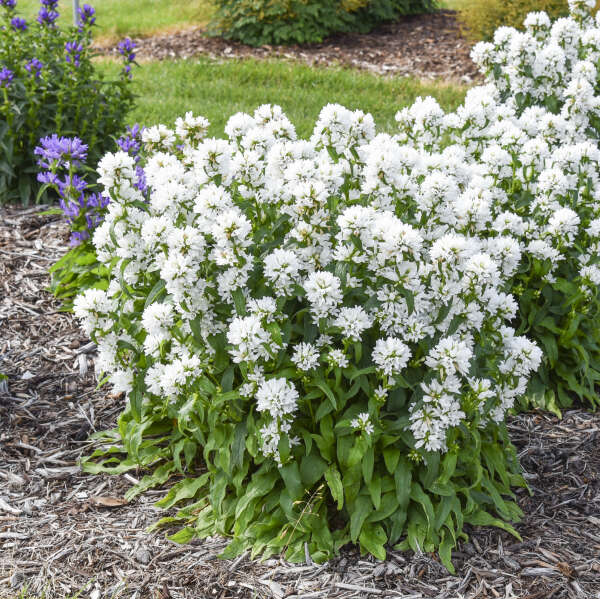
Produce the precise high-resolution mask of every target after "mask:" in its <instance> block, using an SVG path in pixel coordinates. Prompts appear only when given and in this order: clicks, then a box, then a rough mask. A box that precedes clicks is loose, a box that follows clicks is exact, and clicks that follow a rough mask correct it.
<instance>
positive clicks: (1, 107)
mask: <svg viewBox="0 0 600 599" xmlns="http://www.w3.org/2000/svg"><path fill="white" fill-rule="evenodd" d="M56 7H57V0H41V8H40V11H39V14H38V17H37V22H35V23H28V22H26V21H25V19H23V18H21V17H19V16H17V13H16V1H15V0H0V23H1V25H0V115H1V116H2V118H1V119H0V203H5V202H21V203H23V204H27V203H29V202H30V201H31V200H32V199H33V198H35V197H36V196H37V194H38V190H39V183H38V181H37V179H36V173H37V168H36V164H35V156H34V148H35V147H36V146H37V145H38V142H39V139H40V138H42V137H45V136H48V135H51V134H56V135H59V136H62V135H66V136H72V135H78V136H79V137H80V138H81V139H83V141H84V142H85V144H86V145H87V146H88V156H89V159H90V160H91V161H93V162H97V161H98V160H99V159H100V157H101V156H102V155H103V154H104V153H105V152H107V151H108V150H109V149H111V144H112V140H111V136H113V135H115V134H117V133H119V132H120V131H121V130H122V129H123V125H124V118H125V116H126V114H127V111H128V110H129V109H130V107H131V106H132V103H133V98H134V97H133V94H132V91H131V88H130V85H129V83H130V78H131V62H132V61H133V60H134V57H135V55H134V54H133V52H132V51H131V50H132V49H133V48H132V45H131V42H129V41H125V42H122V44H121V45H120V50H121V54H122V55H123V60H124V67H123V70H122V71H121V74H120V76H119V78H118V79H117V80H115V81H104V80H102V78H101V77H100V76H99V74H98V73H97V71H96V68H95V66H94V64H93V62H92V60H91V59H92V56H93V53H92V50H91V29H92V27H93V25H94V23H95V16H94V9H93V8H92V7H91V6H89V5H84V6H83V7H82V8H81V9H80V14H79V23H80V25H79V27H67V28H64V29H61V28H59V27H58V26H57V24H56V22H57V19H58V17H59V14H58V12H57V10H56ZM48 197H50V196H48Z"/></svg>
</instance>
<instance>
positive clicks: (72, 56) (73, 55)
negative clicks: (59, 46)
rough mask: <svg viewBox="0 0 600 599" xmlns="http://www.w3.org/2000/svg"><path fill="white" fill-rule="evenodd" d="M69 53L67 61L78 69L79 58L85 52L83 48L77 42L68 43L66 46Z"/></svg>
mask: <svg viewBox="0 0 600 599" xmlns="http://www.w3.org/2000/svg"><path fill="white" fill-rule="evenodd" d="M65 50H66V52H67V56H66V61H67V62H71V63H73V64H74V65H75V66H76V67H78V66H79V58H80V57H81V53H82V52H83V46H82V45H81V44H78V43H77V42H67V43H66V44H65Z"/></svg>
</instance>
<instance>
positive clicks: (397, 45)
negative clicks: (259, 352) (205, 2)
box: [104, 10, 480, 83]
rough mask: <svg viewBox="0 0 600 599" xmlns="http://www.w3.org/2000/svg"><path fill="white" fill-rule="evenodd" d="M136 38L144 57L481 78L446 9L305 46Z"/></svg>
mask: <svg viewBox="0 0 600 599" xmlns="http://www.w3.org/2000/svg"><path fill="white" fill-rule="evenodd" d="M135 42H136V44H137V45H138V47H137V49H136V53H137V55H138V56H139V57H140V58H142V59H160V60H162V59H166V58H189V57H192V56H195V55H201V54H203V55H208V56H210V57H213V58H220V59H225V58H250V57H251V58H287V59H292V60H299V61H302V62H305V63H307V64H310V65H314V66H330V65H343V66H347V67H354V68H360V69H367V70H369V71H373V72H375V73H380V74H395V75H414V76H417V77H422V78H429V79H435V78H444V79H449V80H453V81H460V82H463V83H470V82H472V81H474V80H478V79H480V75H479V73H478V71H477V67H476V66H475V64H474V63H473V61H472V60H471V58H470V56H469V53H470V51H471V47H472V44H471V43H470V42H468V41H467V40H466V39H464V38H463V37H462V35H461V33H460V30H459V27H458V24H457V22H456V13H454V12H453V11H448V10H443V11H439V12H437V13H434V14H429V15H417V16H410V17H405V18H403V19H401V20H400V21H398V22H397V23H390V24H386V25H383V26H381V27H378V28H377V29H375V30H374V31H372V32H371V33H368V34H340V35H334V36H332V37H330V38H328V39H327V40H325V41H324V42H323V43H321V44H311V45H303V46H299V45H292V46H262V47H260V48H253V47H251V46H246V45H244V44H241V43H238V42H233V41H228V40H225V39H222V38H218V37H208V36H207V35H206V34H205V31H204V30H203V29H201V28H196V29H190V30H187V31H180V32H177V33H171V34H167V35H156V36H152V37H146V38H138V39H135ZM104 51H107V49H106V48H105V49H104ZM109 51H110V50H109ZM112 52H116V49H114V48H113V49H112Z"/></svg>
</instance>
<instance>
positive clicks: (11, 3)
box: [0, 0, 17, 10]
mask: <svg viewBox="0 0 600 599" xmlns="http://www.w3.org/2000/svg"><path fill="white" fill-rule="evenodd" d="M16 5H17V0H0V6H3V7H4V8H8V10H12V9H13V8H14V7H15V6H16Z"/></svg>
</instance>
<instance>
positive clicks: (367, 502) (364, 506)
mask: <svg viewBox="0 0 600 599" xmlns="http://www.w3.org/2000/svg"><path fill="white" fill-rule="evenodd" d="M372 511H373V505H372V503H371V499H370V498H369V497H366V496H365V495H359V496H358V497H357V498H356V501H355V502H354V505H353V506H352V509H350V539H351V540H352V542H353V543H356V541H357V539H358V537H359V535H360V532H361V529H362V525H363V523H364V521H365V520H366V519H367V516H368V515H369V514H370V513H371V512H372Z"/></svg>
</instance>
